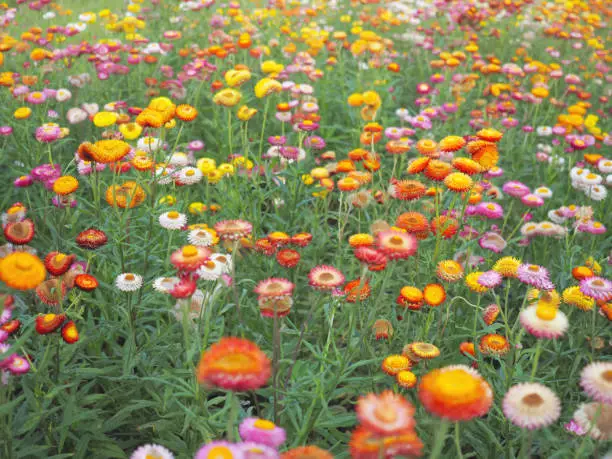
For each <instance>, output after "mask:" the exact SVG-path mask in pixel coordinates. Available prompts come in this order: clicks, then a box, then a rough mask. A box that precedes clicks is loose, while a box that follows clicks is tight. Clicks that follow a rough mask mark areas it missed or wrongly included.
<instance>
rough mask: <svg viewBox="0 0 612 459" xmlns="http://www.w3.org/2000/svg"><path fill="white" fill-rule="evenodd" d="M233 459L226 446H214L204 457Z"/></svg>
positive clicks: (209, 458)
mask: <svg viewBox="0 0 612 459" xmlns="http://www.w3.org/2000/svg"><path fill="white" fill-rule="evenodd" d="M233 457H234V455H233V454H232V451H231V450H230V449H229V448H228V447H226V446H215V447H214V448H212V449H211V450H210V451H209V452H208V455H207V456H206V458H207V459H232V458H233Z"/></svg>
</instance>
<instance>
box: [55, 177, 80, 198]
mask: <svg viewBox="0 0 612 459" xmlns="http://www.w3.org/2000/svg"><path fill="white" fill-rule="evenodd" d="M78 188H79V181H78V180H77V179H76V178H74V177H72V176H71V175H64V176H62V177H60V178H58V179H57V180H56V181H55V182H53V192H54V193H56V194H59V195H60V196H65V195H67V194H70V193H74V192H75V191H76V190H77V189H78Z"/></svg>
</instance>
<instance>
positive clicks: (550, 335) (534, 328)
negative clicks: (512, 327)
mask: <svg viewBox="0 0 612 459" xmlns="http://www.w3.org/2000/svg"><path fill="white" fill-rule="evenodd" d="M549 312H550V311H546V313H547V314H545V313H543V312H542V310H539V309H538V306H536V305H534V306H529V307H527V308H525V309H523V310H522V311H521V313H520V314H519V320H520V322H521V325H522V326H523V328H524V329H525V330H526V331H527V332H529V333H530V334H532V335H533V336H535V337H536V338H546V339H556V338H560V337H562V336H563V335H564V334H565V332H566V331H567V328H568V326H569V321H568V320H567V316H566V315H565V314H564V313H563V312H561V311H559V310H556V311H555V314H554V317H550V316H549V314H548V313H549Z"/></svg>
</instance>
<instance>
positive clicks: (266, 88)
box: [255, 78, 282, 99]
mask: <svg viewBox="0 0 612 459" xmlns="http://www.w3.org/2000/svg"><path fill="white" fill-rule="evenodd" d="M281 90H282V85H281V84H280V82H278V81H276V80H274V79H272V78H262V79H261V80H259V81H258V82H257V84H256V85H255V96H256V97H257V98H258V99H261V98H263V97H266V96H268V95H270V94H273V93H275V92H281Z"/></svg>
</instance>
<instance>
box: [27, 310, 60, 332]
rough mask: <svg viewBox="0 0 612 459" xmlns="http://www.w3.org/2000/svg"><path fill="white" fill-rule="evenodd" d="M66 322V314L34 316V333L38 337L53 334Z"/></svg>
mask: <svg viewBox="0 0 612 459" xmlns="http://www.w3.org/2000/svg"><path fill="white" fill-rule="evenodd" d="M65 320H66V314H40V315H38V316H36V319H35V323H36V324H35V326H34V328H35V329H36V332H37V333H38V334H40V335H46V334H48V333H53V332H54V331H55V330H57V329H58V328H59V327H60V326H61V325H62V324H63V323H64V321H65Z"/></svg>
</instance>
